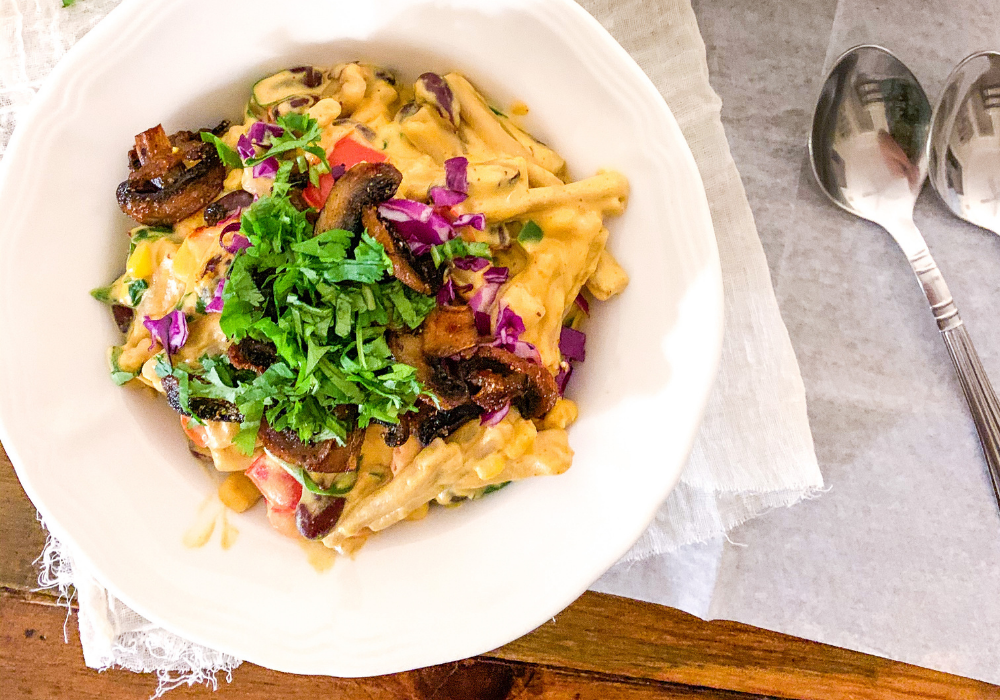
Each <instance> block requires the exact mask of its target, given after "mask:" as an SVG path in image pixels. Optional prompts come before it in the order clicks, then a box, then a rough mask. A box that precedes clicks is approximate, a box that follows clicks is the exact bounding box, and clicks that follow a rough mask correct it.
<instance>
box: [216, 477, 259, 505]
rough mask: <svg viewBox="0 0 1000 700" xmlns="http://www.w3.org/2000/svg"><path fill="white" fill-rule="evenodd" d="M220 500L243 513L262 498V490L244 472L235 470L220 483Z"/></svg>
mask: <svg viewBox="0 0 1000 700" xmlns="http://www.w3.org/2000/svg"><path fill="white" fill-rule="evenodd" d="M219 500H220V501H222V502H223V503H224V504H225V505H226V507H227V508H231V509H232V510H235V511H236V512H237V513H242V512H243V511H245V510H246V509H247V508H249V507H250V506H252V505H253V504H254V503H256V502H257V501H258V500H260V491H258V490H257V487H256V486H254V483H253V482H252V481H250V479H249V477H247V476H246V475H245V474H243V472H233V473H232V474H230V475H229V476H227V477H226V480H225V481H223V482H222V483H221V484H219Z"/></svg>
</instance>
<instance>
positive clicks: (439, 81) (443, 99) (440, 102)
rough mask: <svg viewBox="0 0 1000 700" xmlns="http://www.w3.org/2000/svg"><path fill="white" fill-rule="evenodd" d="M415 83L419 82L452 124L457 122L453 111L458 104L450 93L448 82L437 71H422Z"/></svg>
mask: <svg viewBox="0 0 1000 700" xmlns="http://www.w3.org/2000/svg"><path fill="white" fill-rule="evenodd" d="M417 83H419V84H421V85H422V86H423V87H424V89H425V90H427V92H428V93H429V94H430V95H431V96H432V97H433V98H434V102H435V104H436V106H437V108H438V109H439V110H440V111H441V113H442V115H443V116H445V117H447V118H448V121H450V122H451V123H452V124H456V125H457V124H458V119H456V114H455V112H456V111H457V110H458V105H457V104H455V102H456V100H455V95H454V93H452V91H451V88H450V87H448V83H447V82H445V79H444V78H442V77H441V76H440V75H438V74H437V73H424V74H422V75H421V76H420V77H419V78H417Z"/></svg>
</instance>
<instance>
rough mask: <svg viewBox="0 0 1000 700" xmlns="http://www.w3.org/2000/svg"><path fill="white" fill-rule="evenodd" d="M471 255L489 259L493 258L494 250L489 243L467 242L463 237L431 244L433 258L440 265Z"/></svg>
mask: <svg viewBox="0 0 1000 700" xmlns="http://www.w3.org/2000/svg"><path fill="white" fill-rule="evenodd" d="M470 255H471V256H473V257H477V258H486V259H487V260H492V259H493V252H492V251H491V250H490V244H489V243H480V242H473V243H467V242H466V241H464V240H462V239H461V238H452V239H451V240H450V241H447V242H445V243H441V244H440V245H436V246H431V260H433V261H434V264H435V265H436V266H438V267H440V266H441V265H442V264H443V263H445V262H448V261H450V260H454V259H455V258H464V257H468V256H470Z"/></svg>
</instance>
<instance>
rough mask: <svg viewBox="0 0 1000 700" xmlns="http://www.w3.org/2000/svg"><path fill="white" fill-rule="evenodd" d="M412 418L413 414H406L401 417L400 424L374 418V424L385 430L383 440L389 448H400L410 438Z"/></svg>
mask: <svg viewBox="0 0 1000 700" xmlns="http://www.w3.org/2000/svg"><path fill="white" fill-rule="evenodd" d="M410 416H411V414H409V413H404V414H403V415H401V416H400V417H399V422H398V423H387V422H386V421H382V420H379V419H377V418H373V419H372V423H375V424H376V425H381V426H382V427H383V428H384V430H383V431H382V440H384V441H385V444H386V445H388V446H389V447H399V446H400V445H402V444H403V443H404V442H406V441H407V440H408V439H409V438H410Z"/></svg>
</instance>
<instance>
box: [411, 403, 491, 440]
mask: <svg viewBox="0 0 1000 700" xmlns="http://www.w3.org/2000/svg"><path fill="white" fill-rule="evenodd" d="M482 412H483V409H481V408H480V407H479V406H477V405H476V404H474V403H467V404H463V405H461V406H457V407H455V408H452V409H450V410H447V411H434V412H433V413H431V414H429V415H427V416H426V417H424V418H423V420H421V422H420V425H419V426H418V427H417V430H416V434H417V439H418V440H420V444H421V445H426V444H428V443H430V442H431V441H432V440H433V439H434V438H439V437H440V438H445V437H448V436H449V435H451V434H452V433H453V432H455V431H456V430H458V429H459V428H461V427H462V426H463V425H465V424H466V423H468V422H469V421H470V420H473V419H475V418H478V417H479V416H480V415H481V414H482Z"/></svg>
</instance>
